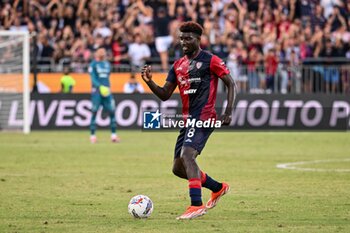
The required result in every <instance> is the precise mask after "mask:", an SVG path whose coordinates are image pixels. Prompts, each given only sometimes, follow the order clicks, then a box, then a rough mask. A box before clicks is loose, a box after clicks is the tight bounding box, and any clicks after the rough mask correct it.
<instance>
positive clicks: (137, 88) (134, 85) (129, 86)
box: [124, 73, 145, 94]
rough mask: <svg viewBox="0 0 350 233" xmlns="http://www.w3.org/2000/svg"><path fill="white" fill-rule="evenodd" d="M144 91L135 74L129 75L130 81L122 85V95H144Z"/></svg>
mask: <svg viewBox="0 0 350 233" xmlns="http://www.w3.org/2000/svg"><path fill="white" fill-rule="evenodd" d="M144 92H145V90H144V89H143V86H142V85H141V83H139V82H138V81H137V80H136V77H135V74H134V73H131V75H130V79H129V80H128V82H127V83H125V84H124V93H127V94H132V93H144Z"/></svg>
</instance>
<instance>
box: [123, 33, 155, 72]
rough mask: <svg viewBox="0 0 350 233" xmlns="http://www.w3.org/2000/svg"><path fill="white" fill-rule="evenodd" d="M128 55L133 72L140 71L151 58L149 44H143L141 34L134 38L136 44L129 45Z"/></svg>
mask: <svg viewBox="0 0 350 233" xmlns="http://www.w3.org/2000/svg"><path fill="white" fill-rule="evenodd" d="M128 55H129V58H130V64H131V67H132V70H139V69H140V68H141V67H142V66H143V65H144V64H145V61H146V60H147V59H148V58H150V56H151V50H150V48H149V47H148V45H147V44H145V43H143V42H142V38H141V35H140V34H136V35H135V36H134V42H133V43H132V44H130V45H129V49H128Z"/></svg>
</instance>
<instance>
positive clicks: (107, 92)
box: [99, 85, 111, 97]
mask: <svg viewBox="0 0 350 233" xmlns="http://www.w3.org/2000/svg"><path fill="white" fill-rule="evenodd" d="M99 89H100V94H101V95H102V96H103V97H107V96H109V95H110V94H111V92H110V90H109V88H108V87H106V86H103V85H101V86H100V88H99Z"/></svg>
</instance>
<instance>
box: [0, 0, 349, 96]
mask: <svg viewBox="0 0 350 233" xmlns="http://www.w3.org/2000/svg"><path fill="white" fill-rule="evenodd" d="M0 9H1V11H0V29H2V30H3V29H6V30H13V31H15V30H28V31H30V32H36V45H37V46H36V48H37V57H38V59H39V64H40V62H41V63H42V64H44V63H45V62H47V60H45V59H46V58H50V59H51V60H53V61H54V62H55V63H56V64H60V63H63V62H64V61H66V62H67V63H69V64H70V65H71V68H72V70H73V72H84V71H86V70H85V68H86V64H88V63H89V61H90V59H91V57H92V53H93V52H94V50H95V49H96V48H98V47H101V46H104V47H105V48H106V49H107V51H108V54H109V56H110V60H111V61H112V62H113V63H114V64H115V66H116V67H118V66H123V65H131V67H132V69H134V70H138V69H139V67H141V66H142V65H143V64H145V62H147V63H151V64H155V65H158V67H159V70H160V71H164V72H166V71H167V70H168V69H169V65H171V63H172V61H173V60H174V59H177V58H179V57H180V56H182V52H181V48H180V46H179V43H178V39H177V36H176V35H177V28H178V26H179V24H180V23H181V22H184V21H188V20H193V21H196V22H198V23H200V24H201V25H202V26H203V28H204V35H203V36H202V41H201V47H202V48H203V49H208V50H210V51H212V52H213V53H214V54H216V55H218V56H219V57H221V58H222V59H224V60H225V61H226V64H227V66H228V67H229V69H230V70H231V73H232V76H233V77H234V78H235V79H236V80H237V83H238V85H239V88H240V90H241V91H250V92H253V93H259V92H261V90H267V91H268V92H269V91H271V92H273V91H276V90H277V91H279V92H281V93H287V92H288V91H291V90H293V91H295V92H302V91H306V92H308V91H317V90H321V91H333V92H337V91H342V92H350V90H349V89H350V87H349V83H350V69H349V68H348V66H347V65H346V63H344V61H345V60H346V58H350V47H349V41H350V1H349V0H145V1H141V0H14V1H6V0H3V1H2V2H1V3H0ZM320 57H323V58H325V59H323V60H322V61H323V63H322V64H320V63H319V62H318V61H319V59H318V58H320ZM300 64H304V65H305V66H304V67H309V68H306V69H300V68H299V67H300ZM318 77H321V79H322V81H321V82H320V83H319V84H316V81H317V79H318Z"/></svg>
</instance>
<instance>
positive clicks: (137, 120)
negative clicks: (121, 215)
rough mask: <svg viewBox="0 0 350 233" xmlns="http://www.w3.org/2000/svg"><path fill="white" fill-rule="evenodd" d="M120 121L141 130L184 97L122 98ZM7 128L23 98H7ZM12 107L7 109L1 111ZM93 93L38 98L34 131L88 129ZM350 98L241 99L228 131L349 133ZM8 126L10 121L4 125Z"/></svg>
mask: <svg viewBox="0 0 350 233" xmlns="http://www.w3.org/2000/svg"><path fill="white" fill-rule="evenodd" d="M114 97H115V100H116V112H115V113H116V118H117V125H118V127H119V128H120V129H131V128H132V129H141V128H142V126H143V123H144V122H143V121H144V114H143V113H144V111H145V110H147V109H152V110H155V109H159V110H160V112H162V111H167V112H169V111H170V112H171V111H173V112H176V113H179V109H180V108H181V100H180V96H179V95H177V94H175V95H174V96H173V97H172V99H170V100H168V101H166V102H162V101H160V100H159V99H157V98H156V97H155V96H154V95H151V94H131V95H129V94H118V95H114ZM225 99H226V95H224V94H222V95H218V97H217V106H218V109H217V112H218V115H220V114H221V112H222V111H223V109H224V108H223V107H224V106H225V104H226V101H225ZM0 102H1V105H0V113H1V115H2V116H1V118H2V119H5V120H3V122H2V124H8V125H7V126H8V127H7V128H11V126H12V127H13V126H17V127H18V126H19V125H20V124H22V120H21V119H20V117H19V114H18V111H20V109H18V106H20V103H19V100H17V99H11V98H9V97H8V96H7V98H1V94H0ZM1 106H6V109H8V110H6V111H1ZM90 109H91V101H90V95H89V94H74V95H63V94H41V95H33V96H32V100H31V103H30V122H31V129H32V130H36V129H41V130H42V129H80V128H88V126H89V124H90V119H91V111H90ZM349 112H350V98H349V96H342V95H338V96H336V95H329V96H327V95H238V96H237V99H236V103H235V109H234V111H233V112H232V123H231V125H230V126H229V127H223V128H225V129H228V130H231V129H232V130H343V131H345V130H347V129H349V115H350V114H349ZM4 122H5V123H4ZM97 125H98V126H99V127H102V128H107V127H108V126H109V118H108V115H107V114H106V113H103V112H102V110H101V109H100V111H99V112H98V115H97Z"/></svg>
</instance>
